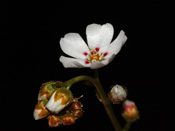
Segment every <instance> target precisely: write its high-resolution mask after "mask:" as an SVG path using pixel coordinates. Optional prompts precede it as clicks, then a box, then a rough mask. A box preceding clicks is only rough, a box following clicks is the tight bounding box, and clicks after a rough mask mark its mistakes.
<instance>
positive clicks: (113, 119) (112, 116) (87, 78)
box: [59, 70, 121, 131]
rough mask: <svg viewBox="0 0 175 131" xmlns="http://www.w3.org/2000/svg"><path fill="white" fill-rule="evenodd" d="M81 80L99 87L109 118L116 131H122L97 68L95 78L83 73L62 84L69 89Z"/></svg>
mask: <svg viewBox="0 0 175 131" xmlns="http://www.w3.org/2000/svg"><path fill="white" fill-rule="evenodd" d="M80 81H89V82H91V83H92V84H93V85H94V86H95V87H96V89H97V91H98V93H99V95H100V98H101V100H102V103H103V105H104V107H105V109H106V112H107V114H108V116H109V118H110V119H111V122H112V124H113V126H114V128H115V130H116V131H121V127H120V125H119V123H118V120H117V119H116V117H115V114H114V112H113V110H112V106H111V104H110V102H109V100H108V98H107V96H106V93H105V92H104V90H103V88H102V85H101V83H100V82H99V78H98V72H97V70H96V73H95V79H94V78H92V77H90V76H85V75H82V76H77V77H74V78H72V79H70V80H68V81H66V82H64V83H63V84H62V86H67V88H68V89H69V88H70V87H71V86H72V85H73V84H75V83H77V82H80ZM59 85H60V84H59Z"/></svg>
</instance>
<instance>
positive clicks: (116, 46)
mask: <svg viewBox="0 0 175 131" xmlns="http://www.w3.org/2000/svg"><path fill="white" fill-rule="evenodd" d="M126 40H127V37H126V35H125V32H124V31H123V30H121V31H120V33H119V35H118V36H117V38H116V39H115V40H114V41H113V42H112V43H111V45H110V47H109V48H108V51H109V52H110V54H115V55H116V54H118V52H119V51H120V49H121V47H122V46H123V45H124V43H125V42H126Z"/></svg>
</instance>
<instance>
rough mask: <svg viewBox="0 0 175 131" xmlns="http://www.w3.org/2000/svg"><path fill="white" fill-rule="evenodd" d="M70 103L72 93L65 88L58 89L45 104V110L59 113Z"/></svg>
mask: <svg viewBox="0 0 175 131" xmlns="http://www.w3.org/2000/svg"><path fill="white" fill-rule="evenodd" d="M71 101H72V93H71V91H70V90H68V89H67V88H65V87H61V88H58V89H57V90H56V91H55V92H54V93H53V94H52V96H51V98H50V99H49V101H48V103H47V104H46V108H47V109H48V110H49V111H51V112H53V113H59V112H60V111H61V110H62V109H63V108H64V107H66V106H67V105H68V104H70V102H71Z"/></svg>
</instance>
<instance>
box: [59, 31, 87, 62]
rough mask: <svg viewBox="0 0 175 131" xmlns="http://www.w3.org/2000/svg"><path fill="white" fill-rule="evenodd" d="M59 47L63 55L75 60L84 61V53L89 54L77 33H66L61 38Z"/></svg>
mask: <svg viewBox="0 0 175 131" xmlns="http://www.w3.org/2000/svg"><path fill="white" fill-rule="evenodd" d="M60 46H61V49H62V50H63V52H64V53H66V54H67V55H70V56H72V57H75V58H80V59H85V58H86V56H85V55H84V53H88V54H89V48H88V46H87V45H86V43H85V42H84V40H83V39H82V38H81V36H80V35H79V34H77V33H68V34H66V35H65V36H64V38H61V40H60Z"/></svg>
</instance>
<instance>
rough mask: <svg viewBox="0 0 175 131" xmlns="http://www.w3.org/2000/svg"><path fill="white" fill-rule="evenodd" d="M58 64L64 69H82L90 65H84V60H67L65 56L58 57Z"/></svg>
mask: <svg viewBox="0 0 175 131" xmlns="http://www.w3.org/2000/svg"><path fill="white" fill-rule="evenodd" d="M60 62H61V63H62V64H63V66H64V67H65V68H84V67H90V65H91V64H90V63H86V62H85V60H81V59H75V58H69V57H65V56H61V57H60Z"/></svg>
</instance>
